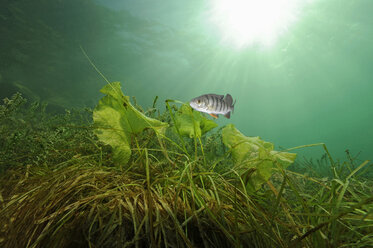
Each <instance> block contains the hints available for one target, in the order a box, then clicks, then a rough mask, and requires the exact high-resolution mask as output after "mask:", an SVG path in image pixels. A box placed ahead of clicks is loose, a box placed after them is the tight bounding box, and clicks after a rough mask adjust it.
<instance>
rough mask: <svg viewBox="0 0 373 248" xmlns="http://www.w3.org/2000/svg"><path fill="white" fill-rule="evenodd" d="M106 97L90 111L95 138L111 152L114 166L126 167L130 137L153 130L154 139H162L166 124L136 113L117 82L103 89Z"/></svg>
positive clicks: (129, 152)
mask: <svg viewBox="0 0 373 248" xmlns="http://www.w3.org/2000/svg"><path fill="white" fill-rule="evenodd" d="M100 91H101V92H102V93H104V94H106V96H104V97H103V98H102V99H101V100H100V101H99V103H98V105H97V106H96V108H95V109H94V111H93V121H94V123H95V126H96V129H95V134H96V135H97V136H98V138H99V139H100V140H101V141H102V142H104V143H106V144H109V145H110V146H111V147H112V148H113V157H114V162H115V163H117V164H126V163H127V162H128V160H129V158H130V156H131V148H130V138H131V135H134V134H138V133H140V132H142V131H143V130H144V129H145V128H152V129H153V130H154V131H155V133H156V134H157V135H164V132H165V129H166V127H167V126H168V124H167V123H164V122H161V121H158V120H156V119H152V118H149V117H147V116H145V115H144V114H143V113H141V112H140V111H138V110H137V109H136V108H135V107H134V106H133V105H132V104H131V102H130V100H129V97H128V96H125V95H124V94H123V93H122V91H121V87H120V83H119V82H115V83H110V84H107V85H105V86H104V87H103V88H102V89H101V90H100Z"/></svg>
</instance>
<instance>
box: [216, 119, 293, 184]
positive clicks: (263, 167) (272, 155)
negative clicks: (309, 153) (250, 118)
mask: <svg viewBox="0 0 373 248" xmlns="http://www.w3.org/2000/svg"><path fill="white" fill-rule="evenodd" d="M222 136H223V143H224V144H225V145H226V146H228V147H229V148H230V149H231V151H232V157H233V160H234V163H235V167H236V169H237V170H238V171H239V172H240V174H241V177H242V178H243V179H244V181H245V183H246V187H247V188H248V189H249V190H257V189H259V188H260V186H261V185H262V184H263V183H265V182H266V181H268V179H269V178H270V177H271V175H272V174H273V172H274V171H273V169H274V168H277V167H278V166H280V167H281V168H283V169H285V168H286V167H287V166H289V165H290V164H292V163H293V162H294V160H295V157H296V154H295V153H288V152H278V151H274V150H273V149H274V146H273V144H272V143H270V142H266V141H263V140H261V139H260V138H259V137H247V136H245V135H243V134H242V133H241V132H240V131H238V130H237V129H236V128H235V127H234V125H233V124H229V125H227V126H226V127H224V129H223V130H222Z"/></svg>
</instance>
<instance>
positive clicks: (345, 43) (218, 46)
mask: <svg viewBox="0 0 373 248" xmlns="http://www.w3.org/2000/svg"><path fill="white" fill-rule="evenodd" d="M300 2H301V1H300ZM210 7H211V1H196V0H188V1H174V0H173V1H171V0H164V1H151V0H136V1H135V0H132V1H130V0H128V1H114V0H110V1H108V0H105V1H104V0H100V1H90V0H60V1H48V0H34V1H26V0H20V1H9V0H3V1H1V2H0V44H1V45H0V96H1V97H2V98H4V97H6V96H8V97H9V96H10V95H11V94H12V93H13V92H15V91H20V92H22V93H23V94H24V95H26V96H27V97H28V98H31V99H32V100H41V101H48V102H49V103H50V106H51V110H56V109H57V110H58V109H64V108H70V107H74V106H90V107H93V106H94V105H95V103H96V102H97V100H98V99H99V98H100V97H101V95H100V93H99V92H98V91H99V89H100V88H101V87H102V86H103V85H104V84H105V81H104V80H103V79H102V78H101V77H100V76H99V75H98V73H97V72H95V71H94V69H93V68H92V66H91V65H90V64H89V63H88V61H87V59H86V58H85V57H84V55H83V53H82V51H81V50H80V46H82V47H83V48H84V49H85V50H86V52H87V53H88V55H89V56H90V57H91V58H92V60H93V62H94V63H95V64H96V66H97V67H98V68H99V69H100V70H101V71H102V72H103V73H104V74H105V76H106V77H108V79H109V80H110V81H121V82H122V86H123V91H124V92H125V94H127V95H134V96H136V98H137V100H138V103H139V104H140V105H143V106H144V107H145V108H146V107H148V106H150V105H151V103H152V102H153V99H154V97H155V96H156V95H158V96H159V97H160V101H159V103H158V106H159V107H160V108H161V109H162V110H163V109H164V104H163V101H164V100H165V99H177V100H181V101H188V100H190V99H191V98H193V97H196V96H198V95H201V94H205V93H218V94H225V93H230V94H231V95H232V96H233V97H234V98H235V99H237V103H236V107H235V113H234V114H233V116H232V118H231V119H230V120H226V119H223V118H220V119H219V120H217V122H218V123H219V124H220V125H224V124H226V123H234V124H235V125H236V126H237V128H238V129H240V130H241V131H242V132H243V133H244V134H245V135H247V136H260V137H262V138H263V139H265V140H267V141H271V142H274V143H275V144H276V145H277V146H281V147H284V148H290V147H294V146H299V145H306V144H313V143H319V142H324V143H326V145H327V146H328V148H329V150H330V151H331V152H332V155H334V156H335V157H339V158H342V157H344V151H345V150H346V149H349V150H350V151H351V152H352V154H357V153H358V152H361V155H360V157H361V158H362V159H371V158H372V157H373V128H372V127H371V123H372V120H373V97H372V92H373V72H372V61H373V45H372V44H373V43H372V41H373V29H372V27H373V15H372V14H371V13H372V12H373V1H370V0H355V1H347V0H317V1H316V0H315V1H306V0H304V1H303V4H302V8H300V9H299V12H298V14H297V18H296V20H295V21H294V22H293V23H291V25H289V26H288V28H287V30H286V32H284V33H282V34H281V35H279V36H278V37H277V39H276V42H274V43H273V44H271V45H270V46H265V45H261V44H258V43H253V44H250V45H247V46H244V47H239V48H237V47H234V46H230V45H227V44H225V43H223V42H222V37H221V35H220V33H219V29H218V28H217V27H216V26H215V25H214V23H212V22H211V21H210V19H211V18H210V15H211V14H212V13H211V9H210ZM301 154H304V155H307V156H320V155H321V154H322V149H321V147H316V148H308V149H304V150H303V152H301Z"/></svg>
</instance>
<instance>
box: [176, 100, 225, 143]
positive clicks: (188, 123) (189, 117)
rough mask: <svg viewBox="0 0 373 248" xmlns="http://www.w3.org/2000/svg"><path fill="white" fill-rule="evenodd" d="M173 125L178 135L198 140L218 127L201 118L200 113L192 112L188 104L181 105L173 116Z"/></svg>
mask: <svg viewBox="0 0 373 248" xmlns="http://www.w3.org/2000/svg"><path fill="white" fill-rule="evenodd" d="M175 124H176V127H177V128H178V130H179V132H180V135H181V136H187V137H189V138H200V137H201V136H202V135H204V134H205V133H207V132H208V131H210V130H211V129H213V128H215V127H217V126H218V124H216V123H215V122H214V121H213V120H209V119H207V118H206V117H205V116H203V115H202V114H201V112H198V111H193V109H192V108H191V107H190V106H189V105H188V104H183V105H182V106H181V107H180V109H179V110H178V112H177V113H176V114H175Z"/></svg>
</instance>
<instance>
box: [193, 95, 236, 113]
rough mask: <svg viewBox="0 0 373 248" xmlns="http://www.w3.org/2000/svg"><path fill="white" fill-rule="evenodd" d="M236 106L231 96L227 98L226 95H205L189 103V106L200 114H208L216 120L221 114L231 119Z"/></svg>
mask: <svg viewBox="0 0 373 248" xmlns="http://www.w3.org/2000/svg"><path fill="white" fill-rule="evenodd" d="M234 104H235V102H234V103H233V98H232V96H231V95H230V94H227V95H226V96H225V97H224V95H217V94H205V95H202V96H199V97H196V98H193V99H192V100H190V102H189V105H190V106H191V107H192V108H193V109H195V110H197V111H199V112H203V113H207V114H209V115H211V116H212V117H214V118H218V117H219V114H221V115H224V116H225V117H226V118H228V119H229V118H230V117H231V112H232V113H233V110H234Z"/></svg>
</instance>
